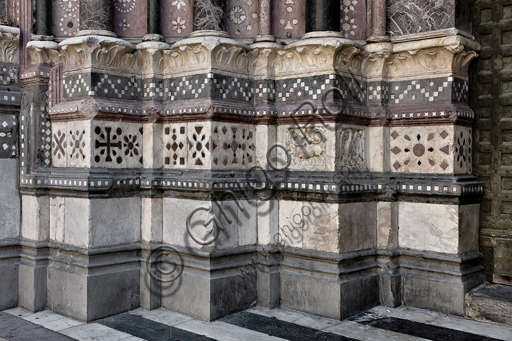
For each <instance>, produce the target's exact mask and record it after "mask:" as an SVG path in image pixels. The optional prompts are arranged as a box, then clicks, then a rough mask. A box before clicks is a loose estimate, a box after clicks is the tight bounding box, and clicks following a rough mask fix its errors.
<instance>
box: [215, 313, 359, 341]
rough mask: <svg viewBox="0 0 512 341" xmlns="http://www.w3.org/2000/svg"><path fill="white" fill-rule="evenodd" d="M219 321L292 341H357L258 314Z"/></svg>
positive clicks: (233, 316)
mask: <svg viewBox="0 0 512 341" xmlns="http://www.w3.org/2000/svg"><path fill="white" fill-rule="evenodd" d="M219 321H222V322H226V323H229V324H233V325H235V326H239V327H242V328H246V329H251V330H254V331H257V332H260V333H264V334H268V335H270V336H275V337H280V338H282V339H285V340H290V341H304V340H308V341H309V340H311V341H342V340H343V341H344V340H355V339H350V338H346V337H344V336H341V335H337V334H332V333H328V332H323V331H321V330H318V329H313V328H308V327H304V326H299V325H297V324H294V323H290V322H285V321H280V320H277V319H274V318H271V317H267V316H261V315H258V314H253V313H248V312H245V311H244V312H241V313H237V314H234V315H231V316H227V317H224V318H222V319H220V320H219Z"/></svg>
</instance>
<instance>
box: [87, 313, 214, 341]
mask: <svg viewBox="0 0 512 341" xmlns="http://www.w3.org/2000/svg"><path fill="white" fill-rule="evenodd" d="M95 322H97V323H100V324H102V325H104V326H107V327H110V328H112V329H116V330H119V331H120V332H123V333H127V334H130V335H133V336H136V337H139V338H141V339H145V340H148V341H216V340H215V339H210V338H209V337H206V336H204V335H199V334H194V333H191V332H188V331H186V330H183V329H179V328H176V327H169V326H168V325H165V324H163V323H158V322H155V321H152V320H148V319H145V318H143V317H140V316H135V315H131V314H128V313H124V314H120V315H116V316H112V317H107V318H104V319H101V320H98V321H95Z"/></svg>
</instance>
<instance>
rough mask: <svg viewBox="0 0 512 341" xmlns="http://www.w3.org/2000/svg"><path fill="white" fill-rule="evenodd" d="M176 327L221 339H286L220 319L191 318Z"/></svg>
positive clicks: (222, 340) (229, 340)
mask: <svg viewBox="0 0 512 341" xmlns="http://www.w3.org/2000/svg"><path fill="white" fill-rule="evenodd" d="M176 328H180V329H183V330H186V331H189V332H192V333H196V334H201V335H205V336H208V337H210V338H212V339H216V340H221V341H241V340H244V341H266V340H272V341H286V340H285V339H281V338H279V337H275V336H270V335H267V334H263V333H259V332H256V331H254V330H250V329H245V328H242V327H238V326H234V325H232V324H229V323H224V322H220V321H216V322H204V321H200V320H190V321H186V322H183V323H180V324H178V325H177V326H176Z"/></svg>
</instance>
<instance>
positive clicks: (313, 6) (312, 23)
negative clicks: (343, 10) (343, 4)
mask: <svg viewBox="0 0 512 341" xmlns="http://www.w3.org/2000/svg"><path fill="white" fill-rule="evenodd" d="M313 31H335V32H339V31H340V2H339V1H330V0H308V1H306V33H308V32H313Z"/></svg>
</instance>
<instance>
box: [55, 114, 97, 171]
mask: <svg viewBox="0 0 512 341" xmlns="http://www.w3.org/2000/svg"><path fill="white" fill-rule="evenodd" d="M52 162H53V166H54V167H75V168H88V167H90V166H91V123H90V122H89V121H70V122H55V123H54V125H53V131H52Z"/></svg>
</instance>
